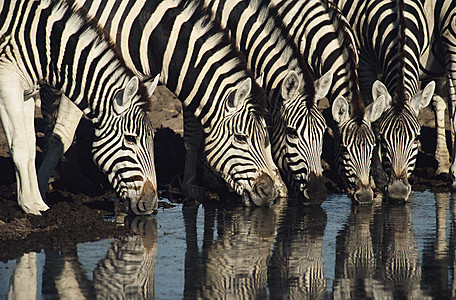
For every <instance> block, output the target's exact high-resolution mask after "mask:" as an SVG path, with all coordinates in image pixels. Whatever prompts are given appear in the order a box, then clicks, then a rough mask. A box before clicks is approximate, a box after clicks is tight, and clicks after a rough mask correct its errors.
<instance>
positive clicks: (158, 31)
mask: <svg viewBox="0 0 456 300" xmlns="http://www.w3.org/2000/svg"><path fill="white" fill-rule="evenodd" d="M76 2H77V3H78V4H79V5H81V6H83V7H84V8H85V9H86V10H87V11H88V13H89V15H91V16H95V17H97V19H98V20H99V22H100V24H101V25H102V26H103V27H104V28H105V29H106V30H107V32H108V34H109V35H110V37H111V38H113V39H114V41H115V43H116V44H117V46H118V48H119V49H120V51H121V53H122V55H123V57H124V59H125V61H126V62H127V64H128V65H129V66H131V67H133V68H134V70H135V72H136V73H137V74H138V76H140V77H141V79H143V80H147V79H149V78H151V77H152V76H155V75H156V74H158V73H160V80H161V81H162V82H163V83H164V84H165V85H166V86H167V87H168V89H169V90H171V91H172V92H173V93H175V94H176V95H177V97H178V98H179V99H180V100H181V101H182V103H183V105H184V107H185V108H186V109H188V110H189V111H190V112H191V113H193V114H194V115H195V116H196V117H197V118H198V119H199V120H200V122H201V124H202V127H203V130H204V138H205V154H206V157H207V160H208V162H209V164H210V165H211V166H212V167H213V168H214V169H215V171H216V172H217V173H219V174H220V175H221V176H222V177H223V178H224V179H225V181H226V182H228V184H229V185H230V186H231V187H232V188H233V189H234V190H236V192H237V193H239V194H241V195H243V196H244V202H245V203H246V204H247V205H249V204H252V203H253V204H255V205H263V204H269V203H270V202H271V201H272V200H273V199H274V198H276V196H277V194H278V193H277V189H278V186H279V185H281V184H283V183H282V182H281V179H280V178H279V176H277V173H278V170H277V167H276V166H275V165H274V163H273V160H272V156H271V154H270V144H269V141H268V133H267V131H266V128H265V127H266V126H265V121H264V118H263V116H262V114H263V111H264V106H265V99H264V92H263V91H262V89H261V88H260V87H259V86H258V85H257V84H256V83H255V82H254V81H253V80H252V79H251V77H250V75H249V73H248V72H247V71H246V70H247V68H246V66H245V64H244V63H243V58H242V57H241V56H240V54H239V52H238V51H237V50H236V48H235V47H234V46H233V45H232V44H231V41H230V39H229V38H228V36H227V35H226V34H225V33H224V31H223V30H222V29H221V28H220V26H219V25H218V24H217V23H214V22H212V21H211V15H210V13H209V12H208V11H207V10H206V9H205V8H203V7H202V6H200V5H199V4H198V3H197V2H191V1H190V2H189V1H183V0H163V1H146V0H143V1H133V0H131V1H120V0H108V1H105V2H103V5H99V2H97V1H83V0H81V1H76Z"/></svg>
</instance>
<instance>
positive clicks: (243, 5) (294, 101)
mask: <svg viewBox="0 0 456 300" xmlns="http://www.w3.org/2000/svg"><path fill="white" fill-rule="evenodd" d="M204 2H205V4H206V5H207V6H208V7H209V8H210V9H211V10H212V11H213V13H214V15H215V17H216V18H217V20H219V21H220V23H221V25H222V26H223V27H225V28H227V29H228V30H229V32H230V35H231V37H232V39H233V41H235V43H236V45H237V47H238V48H239V49H240V50H241V52H242V53H243V54H244V56H245V57H246V59H247V66H248V67H249V68H250V69H251V70H252V72H253V73H254V75H255V76H256V77H257V78H262V81H263V86H264V89H265V91H266V93H267V94H268V97H267V99H268V109H269V112H270V114H271V119H272V129H271V131H272V134H271V144H272V153H273V157H274V160H275V162H276V163H277V166H278V167H279V170H280V171H281V173H282V175H283V177H284V178H286V179H287V181H288V183H289V185H290V186H291V188H292V190H293V191H294V192H295V193H297V194H298V196H300V197H301V198H303V200H304V203H306V204H321V203H322V202H324V201H325V200H326V187H325V186H324V181H323V168H322V164H321V153H322V148H323V135H324V132H325V130H326V122H325V119H324V118H323V116H322V114H321V112H320V111H319V110H318V107H317V103H318V101H320V100H321V99H322V98H324V97H325V96H326V94H327V92H328V90H329V89H330V87H331V83H332V71H331V70H328V71H327V72H326V73H325V74H324V75H322V74H319V75H320V76H319V77H321V78H320V79H319V80H316V81H315V82H314V77H313V76H312V74H311V73H310V71H309V68H308V65H307V64H306V62H305V61H303V60H302V57H301V55H300V54H299V52H298V51H297V48H296V45H295V44H294V43H293V41H292V40H290V39H289V36H288V33H287V31H286V29H285V27H284V25H283V22H282V21H281V19H280V16H279V15H278V13H277V11H276V10H275V9H274V7H273V6H272V5H271V4H270V1H264V0H253V1H246V0H236V1H233V0H230V1H228V0H219V1H211V0H206V1H204Z"/></svg>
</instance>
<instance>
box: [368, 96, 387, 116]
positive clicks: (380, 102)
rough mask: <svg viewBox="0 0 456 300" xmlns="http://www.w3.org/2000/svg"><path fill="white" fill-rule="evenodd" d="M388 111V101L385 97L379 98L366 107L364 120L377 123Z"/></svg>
mask: <svg viewBox="0 0 456 300" xmlns="http://www.w3.org/2000/svg"><path fill="white" fill-rule="evenodd" d="M385 110H386V100H385V95H381V96H380V97H377V99H375V100H374V102H372V103H371V104H369V105H368V106H367V107H366V114H365V115H364V119H365V120H366V121H367V122H370V123H372V122H375V121H377V120H378V118H380V116H381V115H382V114H383V112H384V111H385Z"/></svg>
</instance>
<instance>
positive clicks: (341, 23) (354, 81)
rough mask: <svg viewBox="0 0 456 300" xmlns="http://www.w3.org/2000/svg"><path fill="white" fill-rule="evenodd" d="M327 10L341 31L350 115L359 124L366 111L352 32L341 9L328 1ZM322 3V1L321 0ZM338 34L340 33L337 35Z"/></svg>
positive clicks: (356, 46)
mask: <svg viewBox="0 0 456 300" xmlns="http://www.w3.org/2000/svg"><path fill="white" fill-rule="evenodd" d="M327 3H328V7H327V8H328V11H329V15H330V17H331V20H332V21H333V23H335V24H336V29H337V32H340V33H342V38H343V39H342V46H343V48H344V49H345V50H346V54H347V56H348V64H349V72H350V73H349V74H350V77H351V81H350V82H349V90H350V92H351V94H352V99H351V101H350V108H351V117H352V118H354V119H355V121H356V122H357V123H358V124H361V123H362V121H363V119H364V115H365V113H366V107H365V106H364V101H363V99H362V96H361V92H360V90H359V84H358V82H359V78H358V61H359V58H358V50H357V49H358V48H359V46H358V45H357V42H356V39H355V37H354V33H353V31H352V28H351V26H350V24H349V23H348V21H347V20H346V19H345V17H344V16H343V14H342V11H340V9H339V8H338V7H337V6H336V5H335V4H334V3H333V2H332V1H328V2H327ZM322 4H324V2H322ZM339 36H340V35H339Z"/></svg>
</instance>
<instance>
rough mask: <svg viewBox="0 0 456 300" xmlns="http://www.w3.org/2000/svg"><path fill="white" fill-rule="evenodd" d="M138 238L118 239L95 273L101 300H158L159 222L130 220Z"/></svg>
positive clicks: (129, 223)
mask: <svg viewBox="0 0 456 300" xmlns="http://www.w3.org/2000/svg"><path fill="white" fill-rule="evenodd" d="M126 224H127V225H128V227H129V228H130V230H131V231H132V232H134V233H135V234H136V235H134V236H128V237H122V238H118V239H116V240H115V241H114V242H113V244H112V246H111V248H110V249H109V250H108V253H107V254H106V257H105V258H104V259H103V260H101V261H100V262H99V263H98V265H97V267H96V268H95V270H94V273H93V282H94V290H95V293H96V295H97V298H104V299H111V298H125V299H154V298H155V287H154V276H155V262H156V257H157V220H156V219H155V218H154V217H135V218H133V219H131V220H130V219H127V220H126Z"/></svg>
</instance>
